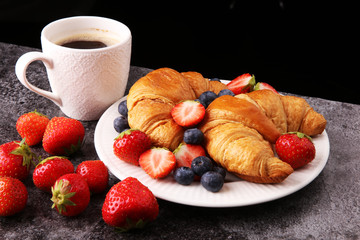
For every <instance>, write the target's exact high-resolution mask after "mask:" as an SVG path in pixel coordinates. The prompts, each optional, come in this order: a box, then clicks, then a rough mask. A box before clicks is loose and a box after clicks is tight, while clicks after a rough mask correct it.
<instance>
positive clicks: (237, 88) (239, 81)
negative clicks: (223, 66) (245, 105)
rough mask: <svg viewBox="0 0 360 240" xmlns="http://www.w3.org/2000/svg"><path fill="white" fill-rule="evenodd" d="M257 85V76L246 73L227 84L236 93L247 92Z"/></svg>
mask: <svg viewBox="0 0 360 240" xmlns="http://www.w3.org/2000/svg"><path fill="white" fill-rule="evenodd" d="M254 85H255V76H254V75H250V74H249V73H244V74H242V75H240V76H238V77H236V78H235V79H233V80H232V81H231V82H229V83H228V84H227V87H228V88H229V89H230V90H231V91H232V92H233V93H234V94H235V95H238V94H240V93H247V92H250V91H251V90H252V88H253V87H254Z"/></svg>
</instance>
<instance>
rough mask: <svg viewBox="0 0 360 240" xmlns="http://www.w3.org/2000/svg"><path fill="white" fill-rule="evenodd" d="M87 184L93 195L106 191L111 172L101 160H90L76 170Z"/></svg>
mask: <svg viewBox="0 0 360 240" xmlns="http://www.w3.org/2000/svg"><path fill="white" fill-rule="evenodd" d="M76 173H78V174H80V175H81V176H82V177H83V178H84V179H85V180H86V182H87V184H88V186H89V189H90V192H91V193H101V192H103V191H105V190H106V188H107V186H108V182H109V171H108V169H107V167H106V166H105V164H104V163H103V162H102V161H101V160H88V161H83V162H82V163H80V164H79V165H78V166H77V168H76Z"/></svg>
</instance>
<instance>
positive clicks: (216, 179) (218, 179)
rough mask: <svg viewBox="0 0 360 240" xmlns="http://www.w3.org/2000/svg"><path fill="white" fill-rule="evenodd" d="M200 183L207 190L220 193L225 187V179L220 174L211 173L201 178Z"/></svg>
mask: <svg viewBox="0 0 360 240" xmlns="http://www.w3.org/2000/svg"><path fill="white" fill-rule="evenodd" d="M200 182H201V185H202V186H203V187H204V188H205V189H206V190H208V191H210V192H218V191H220V189H221V188H222V187H223V185H224V178H223V177H222V176H221V174H220V173H218V172H214V171H209V172H206V173H204V175H202V176H201V179H200Z"/></svg>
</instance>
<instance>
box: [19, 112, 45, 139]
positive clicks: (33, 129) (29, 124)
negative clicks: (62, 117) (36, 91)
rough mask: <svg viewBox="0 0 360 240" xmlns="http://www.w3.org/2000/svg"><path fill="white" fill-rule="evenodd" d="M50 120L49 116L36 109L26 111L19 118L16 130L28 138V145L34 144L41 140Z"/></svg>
mask: <svg viewBox="0 0 360 240" xmlns="http://www.w3.org/2000/svg"><path fill="white" fill-rule="evenodd" d="M48 122H49V118H48V117H46V116H45V115H44V114H41V113H39V112H37V111H36V110H35V111H33V112H29V113H25V114H23V115H21V116H20V117H19V118H18V120H17V122H16V130H17V131H18V133H19V134H20V136H21V138H25V139H26V140H25V142H26V143H27V145H29V146H33V145H36V144H38V143H40V142H41V140H42V138H43V136H44V132H45V128H46V126H47V124H48Z"/></svg>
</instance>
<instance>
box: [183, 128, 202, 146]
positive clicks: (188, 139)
mask: <svg viewBox="0 0 360 240" xmlns="http://www.w3.org/2000/svg"><path fill="white" fill-rule="evenodd" d="M203 140H204V133H203V132H202V131H201V130H200V129H198V128H190V129H186V130H185V132H184V142H185V143H188V144H201V143H202V142H203Z"/></svg>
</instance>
